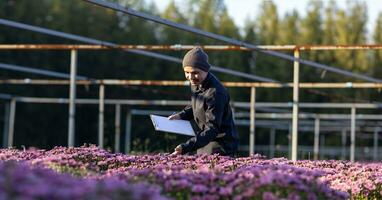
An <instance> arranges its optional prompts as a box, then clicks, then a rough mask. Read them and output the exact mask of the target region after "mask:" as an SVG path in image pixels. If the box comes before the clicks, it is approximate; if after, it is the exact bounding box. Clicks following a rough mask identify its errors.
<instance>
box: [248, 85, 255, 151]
mask: <svg viewBox="0 0 382 200" xmlns="http://www.w3.org/2000/svg"><path fill="white" fill-rule="evenodd" d="M255 102H256V88H255V87H251V108H250V127H249V155H250V156H251V155H253V154H254V153H255V113H256V110H255Z"/></svg>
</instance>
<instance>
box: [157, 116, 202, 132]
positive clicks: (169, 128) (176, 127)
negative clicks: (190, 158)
mask: <svg viewBox="0 0 382 200" xmlns="http://www.w3.org/2000/svg"><path fill="white" fill-rule="evenodd" d="M150 118H151V121H152V122H153V125H154V127H155V130H157V131H164V132H171V133H178V134H182V135H188V136H195V132H194V129H192V126H191V123H190V122H189V121H187V120H169V119H167V117H163V116H159V115H150Z"/></svg>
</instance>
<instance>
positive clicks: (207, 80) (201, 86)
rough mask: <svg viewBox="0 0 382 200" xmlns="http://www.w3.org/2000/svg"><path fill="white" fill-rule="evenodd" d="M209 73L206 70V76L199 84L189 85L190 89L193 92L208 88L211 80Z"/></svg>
mask: <svg viewBox="0 0 382 200" xmlns="http://www.w3.org/2000/svg"><path fill="white" fill-rule="evenodd" d="M211 77H212V76H211V74H210V73H209V72H208V74H207V76H206V78H205V79H204V80H203V82H202V83H201V84H199V85H196V86H195V85H191V89H192V91H194V92H204V91H205V90H206V89H208V85H209V83H210V80H211Z"/></svg>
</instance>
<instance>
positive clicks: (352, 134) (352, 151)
mask: <svg viewBox="0 0 382 200" xmlns="http://www.w3.org/2000/svg"><path fill="white" fill-rule="evenodd" d="M355 114H356V109H355V107H354V106H353V107H352V108H351V127H350V162H354V157H355V122H356V121H355Z"/></svg>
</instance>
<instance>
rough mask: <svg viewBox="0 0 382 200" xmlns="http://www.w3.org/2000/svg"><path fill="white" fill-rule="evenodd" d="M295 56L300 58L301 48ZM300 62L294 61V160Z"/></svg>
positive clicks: (296, 141) (295, 157) (293, 155)
mask: <svg viewBox="0 0 382 200" xmlns="http://www.w3.org/2000/svg"><path fill="white" fill-rule="evenodd" d="M294 57H295V58H300V50H299V49H297V48H296V49H295V50H294ZM299 74H300V63H299V62H298V61H294V65H293V114H292V115H293V119H292V160H293V161H295V160H297V146H298V103H299V94H298V93H299V76H300V75H299Z"/></svg>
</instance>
